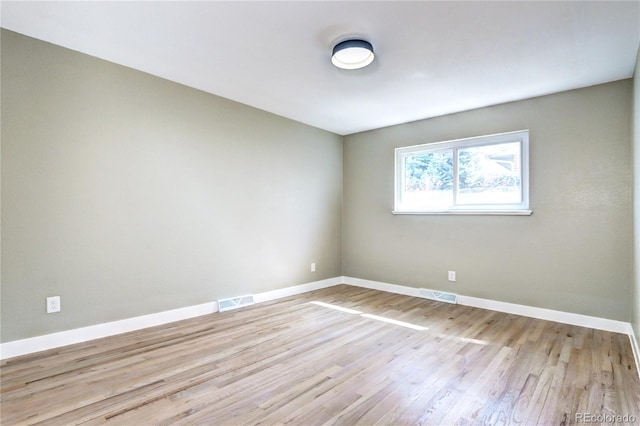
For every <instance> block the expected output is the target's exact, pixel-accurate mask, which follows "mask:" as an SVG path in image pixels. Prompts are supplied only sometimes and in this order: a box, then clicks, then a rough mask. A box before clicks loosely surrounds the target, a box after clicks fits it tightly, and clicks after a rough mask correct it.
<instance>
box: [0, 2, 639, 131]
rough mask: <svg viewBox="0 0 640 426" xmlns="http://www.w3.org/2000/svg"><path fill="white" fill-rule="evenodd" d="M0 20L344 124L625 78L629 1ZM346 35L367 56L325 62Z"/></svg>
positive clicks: (188, 5) (261, 104)
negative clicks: (361, 44) (362, 45)
mask: <svg viewBox="0 0 640 426" xmlns="http://www.w3.org/2000/svg"><path fill="white" fill-rule="evenodd" d="M1 23H2V27H4V28H7V29H10V30H13V31H16V32H19V33H22V34H26V35H29V36H32V37H35V38H38V39H42V40H45V41H48V42H51V43H54V44H57V45H60V46H64V47H68V48H70V49H74V50H77V51H80V52H84V53H87V54H89V55H93V56H96V57H99V58H103V59H106V60H108V61H112V62H115V63H118V64H122V65H126V66H128V67H131V68H135V69H137V70H141V71H145V72H147V73H150V74H153V75H156V76H160V77H163V78H166V79H169V80H173V81H176V82H179V83H182V84H185V85H187V86H191V87H194V88H197V89H201V90H204V91H206V92H210V93H213V94H216V95H219V96H223V97H225V98H229V99H233V100H235V101H238V102H242V103H244V104H248V105H252V106H254V107H257V108H260V109H263V110H266V111H270V112H272V113H275V114H278V115H282V116H285V117H289V118H291V119H294V120H297V121H300V122H303V123H307V124H310V125H312V126H316V127H320V128H322V129H326V130H329V131H332V132H335V133H338V134H342V135H344V134H350V133H355V132H359V131H363V130H369V129H374V128H379V127H384V126H389V125H393V124H398V123H403V122H408V121H413V120H418V119H423V118H428V117H434V116H438V115H443V114H448V113H452V112H458V111H464V110H468V109H473V108H478V107H483V106H487V105H493V104H498V103H503V102H508V101H513V100H518V99H524V98H529V97H532V96H539V95H544V94H548V93H553V92H558V91H563V90H568V89H574V88H579V87H586V86H591V85H594V84H599V83H604V82H608V81H614V80H619V79H623V78H629V77H631V76H632V74H633V70H634V64H635V59H636V54H637V52H638V45H639V42H640V1H627V2H622V1H605V2H584V1H568V2H536V1H531V2H529V1H522V2H484V1H475V2H471V1H463V2H427V1H424V2H415V1H414V2H399V1H376V2H365V1H361V2H338V1H333V2H309V1H301V2H293V1H285V2H272V1H260V2H243V1H226V2H221V1H217V2H151V1H147V2H26V1H22V2H12V1H2V3H1ZM348 36H362V37H364V38H366V39H367V40H369V41H370V42H371V43H372V44H373V46H374V49H375V51H376V61H375V62H374V63H373V64H372V65H371V66H370V67H368V68H365V69H362V70H355V71H353V70H352V71H347V70H339V69H337V68H334V67H333V66H332V65H331V62H330V58H329V57H330V53H331V49H332V47H333V45H334V44H335V43H336V42H337V41H340V40H342V39H344V38H345V37H348Z"/></svg>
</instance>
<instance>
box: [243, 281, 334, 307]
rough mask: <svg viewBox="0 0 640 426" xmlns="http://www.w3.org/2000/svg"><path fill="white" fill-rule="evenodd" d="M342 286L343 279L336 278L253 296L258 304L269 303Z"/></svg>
mask: <svg viewBox="0 0 640 426" xmlns="http://www.w3.org/2000/svg"><path fill="white" fill-rule="evenodd" d="M338 284H342V277H334V278H329V279H326V280H321V281H314V282H311V283H307V284H300V285H294V286H292V287H286V288H281V289H278V290H271V291H265V292H263V293H257V294H254V295H253V300H255V302H256V303H261V302H268V301H269V300H275V299H281V298H283V297H289V296H295V295H296V294H301V293H307V292H309V291H313V290H320V289H322V288H327V287H333V286H334V285H338Z"/></svg>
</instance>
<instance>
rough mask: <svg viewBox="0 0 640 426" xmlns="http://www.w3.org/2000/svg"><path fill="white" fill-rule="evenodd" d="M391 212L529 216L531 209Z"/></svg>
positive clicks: (399, 212) (401, 213) (401, 212)
mask: <svg viewBox="0 0 640 426" xmlns="http://www.w3.org/2000/svg"><path fill="white" fill-rule="evenodd" d="M391 213H393V214H398V215H403V214H404V215H406V214H409V215H412V214H413V215H485V216H531V215H532V214H533V210H429V211H402V210H400V211H398V210H393V211H392V212H391Z"/></svg>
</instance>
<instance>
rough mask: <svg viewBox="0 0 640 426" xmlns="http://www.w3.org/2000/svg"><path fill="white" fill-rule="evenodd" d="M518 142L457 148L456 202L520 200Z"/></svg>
mask: <svg viewBox="0 0 640 426" xmlns="http://www.w3.org/2000/svg"><path fill="white" fill-rule="evenodd" d="M521 167H522V165H521V156H520V142H511V143H503V144H498V145H484V146H475V147H469V148H460V149H459V150H458V176H459V183H458V194H457V202H458V204H518V203H521V202H522V178H521V170H522V168H521Z"/></svg>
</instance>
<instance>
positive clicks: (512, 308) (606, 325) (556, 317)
mask: <svg viewBox="0 0 640 426" xmlns="http://www.w3.org/2000/svg"><path fill="white" fill-rule="evenodd" d="M342 278H343V280H344V283H345V284H349V285H353V286H357V287H364V288H370V289H374V290H382V291H388V292H390V293H397V294H404V295H407V296H416V297H418V289H417V288H414V287H407V286H402V285H397V284H389V283H383V282H379V281H370V280H363V279H361V278H352V277H342ZM458 304H460V305H466V306H473V307H476V308H482V309H489V310H491V311H498V312H505V313H508V314H516V315H522V316H525V317H531V318H538V319H543V320H547V321H555V322H561V323H564V324H571V325H579V326H582V327H589V328H595V329H598V330H605V331H612V332H614V333H623V334H628V333H629V327H630V326H631V324H630V323H628V322H623V321H616V320H610V319H606V318H598V317H592V316H588V315H581V314H574V313H571V312H562V311H554V310H551V309H545V308H536V307H533V306H526V305H518V304H515V303H507V302H499V301H497V300H490V299H480V298H478V297H470V296H462V295H458ZM636 359H637V357H636Z"/></svg>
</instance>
